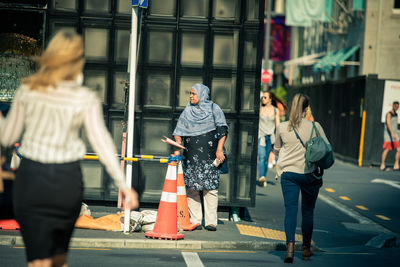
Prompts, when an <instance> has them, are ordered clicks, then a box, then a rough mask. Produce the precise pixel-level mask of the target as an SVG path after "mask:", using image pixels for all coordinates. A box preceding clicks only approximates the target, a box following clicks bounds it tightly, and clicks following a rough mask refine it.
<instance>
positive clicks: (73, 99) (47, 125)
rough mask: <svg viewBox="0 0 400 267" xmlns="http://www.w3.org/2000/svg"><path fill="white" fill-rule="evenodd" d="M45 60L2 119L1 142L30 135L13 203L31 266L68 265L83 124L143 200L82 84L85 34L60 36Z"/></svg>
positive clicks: (112, 168)
mask: <svg viewBox="0 0 400 267" xmlns="http://www.w3.org/2000/svg"><path fill="white" fill-rule="evenodd" d="M37 62H38V64H39V66H40V69H39V70H38V72H37V73H35V74H33V75H31V76H29V77H27V78H25V79H23V80H22V85H21V86H20V88H19V89H18V90H17V92H16V93H15V97H14V100H13V103H12V107H11V110H10V112H9V114H8V116H7V118H6V119H4V118H3V117H2V116H1V118H0V127H1V144H2V145H3V146H10V145H12V144H13V143H14V142H15V141H17V140H19V139H20V138H21V137H22V138H21V139H22V142H21V147H20V152H21V154H22V156H23V159H22V161H21V164H20V166H19V169H18V172H17V176H16V179H15V184H14V193H13V198H14V199H13V200H14V214H15V218H16V220H17V221H18V223H19V224H20V226H21V234H22V237H23V240H24V243H25V250H26V256H27V261H28V266H67V252H68V246H69V241H70V238H71V235H72V231H73V229H74V225H75V221H76V219H77V218H78V216H79V211H80V207H81V202H82V191H83V183H82V173H81V167H80V164H79V161H80V160H81V159H82V158H83V156H84V154H85V145H84V142H83V141H82V140H81V138H80V137H79V135H80V134H79V133H80V130H81V128H82V127H84V128H85V130H86V133H87V136H88V138H89V141H90V144H91V145H92V147H93V149H94V150H95V151H96V152H97V153H98V154H99V156H100V161H101V162H102V163H103V164H104V165H105V167H106V169H107V171H108V173H109V174H110V176H111V177H112V178H113V179H114V181H115V183H116V185H117V186H118V187H119V188H120V189H121V190H122V193H123V196H124V197H125V199H126V203H125V205H126V208H129V209H133V208H137V207H138V196H137V193H136V192H135V191H134V190H132V189H131V188H129V187H128V186H127V185H126V184H125V182H124V180H125V179H124V175H123V173H122V172H121V168H120V164H119V162H118V160H117V158H116V157H115V154H116V149H115V146H114V144H113V141H112V138H111V136H110V134H109V132H108V130H107V128H106V127H105V124H104V119H103V114H102V106H101V103H100V101H99V99H98V97H97V96H96V94H95V92H93V91H91V90H89V89H88V88H85V87H82V85H81V84H82V79H83V78H82V69H83V66H84V63H85V60H84V50H83V41H82V37H81V36H80V35H77V34H75V33H69V32H59V33H58V34H57V35H55V36H54V38H53V39H52V40H51V41H50V43H49V45H48V47H47V49H46V50H45V51H44V52H43V54H42V56H40V57H39V58H37Z"/></svg>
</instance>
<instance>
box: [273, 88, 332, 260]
mask: <svg viewBox="0 0 400 267" xmlns="http://www.w3.org/2000/svg"><path fill="white" fill-rule="evenodd" d="M308 109H309V98H308V96H306V95H304V94H296V95H295V96H294V98H293V101H292V106H291V109H290V113H289V121H287V122H283V123H281V124H280V125H279V126H278V127H277V131H276V141H275V147H274V149H275V153H277V154H278V155H279V157H278V162H277V166H276V170H277V175H278V176H280V177H281V186H282V193H283V199H284V202H285V233H286V244H287V251H286V256H285V259H284V262H287V263H292V262H293V257H294V242H295V231H296V225H297V210H298V199H299V193H300V191H301V201H302V204H301V212H302V224H301V229H302V235H303V260H307V259H309V258H310V257H311V256H312V255H313V252H312V250H311V238H312V232H313V222H314V208H315V203H316V200H317V197H318V193H319V189H320V187H321V186H322V179H316V178H315V177H314V176H315V175H317V176H318V172H319V168H317V167H316V166H314V165H308V164H306V159H305V148H304V147H303V145H302V144H301V142H300V140H299V139H298V137H299V138H301V139H302V140H303V143H305V142H307V141H308V138H310V134H311V131H312V129H313V123H312V122H311V121H309V120H307V119H305V116H306V114H307V111H308ZM315 125H316V127H317V129H318V131H319V133H320V135H321V137H322V138H323V139H324V140H325V142H326V143H327V144H329V142H328V139H327V138H326V136H325V133H324V130H323V129H322V127H321V125H320V124H319V123H318V122H315ZM296 133H297V135H298V137H297V136H296Z"/></svg>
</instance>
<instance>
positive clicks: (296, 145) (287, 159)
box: [274, 119, 329, 176]
mask: <svg viewBox="0 0 400 267" xmlns="http://www.w3.org/2000/svg"><path fill="white" fill-rule="evenodd" d="M315 125H316V127H317V129H318V131H319V133H320V135H321V137H322V138H323V139H324V140H325V142H327V143H328V144H329V141H328V139H327V138H326V136H325V133H324V130H323V129H322V127H321V125H320V124H319V123H318V122H315ZM311 130H312V122H311V121H308V120H306V119H302V120H301V122H300V126H299V127H298V128H296V131H297V133H298V134H299V136H300V138H301V140H302V141H303V143H304V144H305V143H306V142H307V141H308V139H309V138H310V134H311ZM314 136H315V135H314ZM274 150H275V153H276V154H277V155H278V162H277V164H276V172H277V175H278V176H281V175H282V173H283V172H295V173H301V174H304V173H311V172H313V171H314V170H315V166H310V167H307V166H306V160H305V157H304V155H305V152H306V150H305V148H304V147H303V145H302V144H301V143H300V141H299V139H297V137H296V134H295V133H294V131H293V130H289V122H288V121H285V122H282V123H281V124H279V125H278V127H277V129H276V140H275V146H274Z"/></svg>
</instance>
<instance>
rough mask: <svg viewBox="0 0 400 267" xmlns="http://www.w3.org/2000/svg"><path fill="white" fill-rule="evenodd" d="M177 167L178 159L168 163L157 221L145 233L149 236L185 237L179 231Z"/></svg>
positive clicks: (172, 238)
mask: <svg viewBox="0 0 400 267" xmlns="http://www.w3.org/2000/svg"><path fill="white" fill-rule="evenodd" d="M172 156H174V155H172ZM176 169H177V168H176V161H172V162H170V163H168V169H167V175H166V177H165V181H164V187H163V191H162V194H161V200H160V204H159V205H158V211H157V219H156V223H155V225H154V229H153V231H150V232H146V233H145V236H146V237H148V238H154V239H168V240H178V239H183V238H184V237H185V236H184V234H180V233H178V225H177V224H178V221H177V195H176V191H177V187H176V185H177V184H176V177H177V175H176V174H177V173H176Z"/></svg>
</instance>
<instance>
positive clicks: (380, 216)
mask: <svg viewBox="0 0 400 267" xmlns="http://www.w3.org/2000/svg"><path fill="white" fill-rule="evenodd" d="M375 216H376V217H378V218H379V219H382V220H385V221H390V218H388V217H386V216H385V215H380V214H376V215H375Z"/></svg>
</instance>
